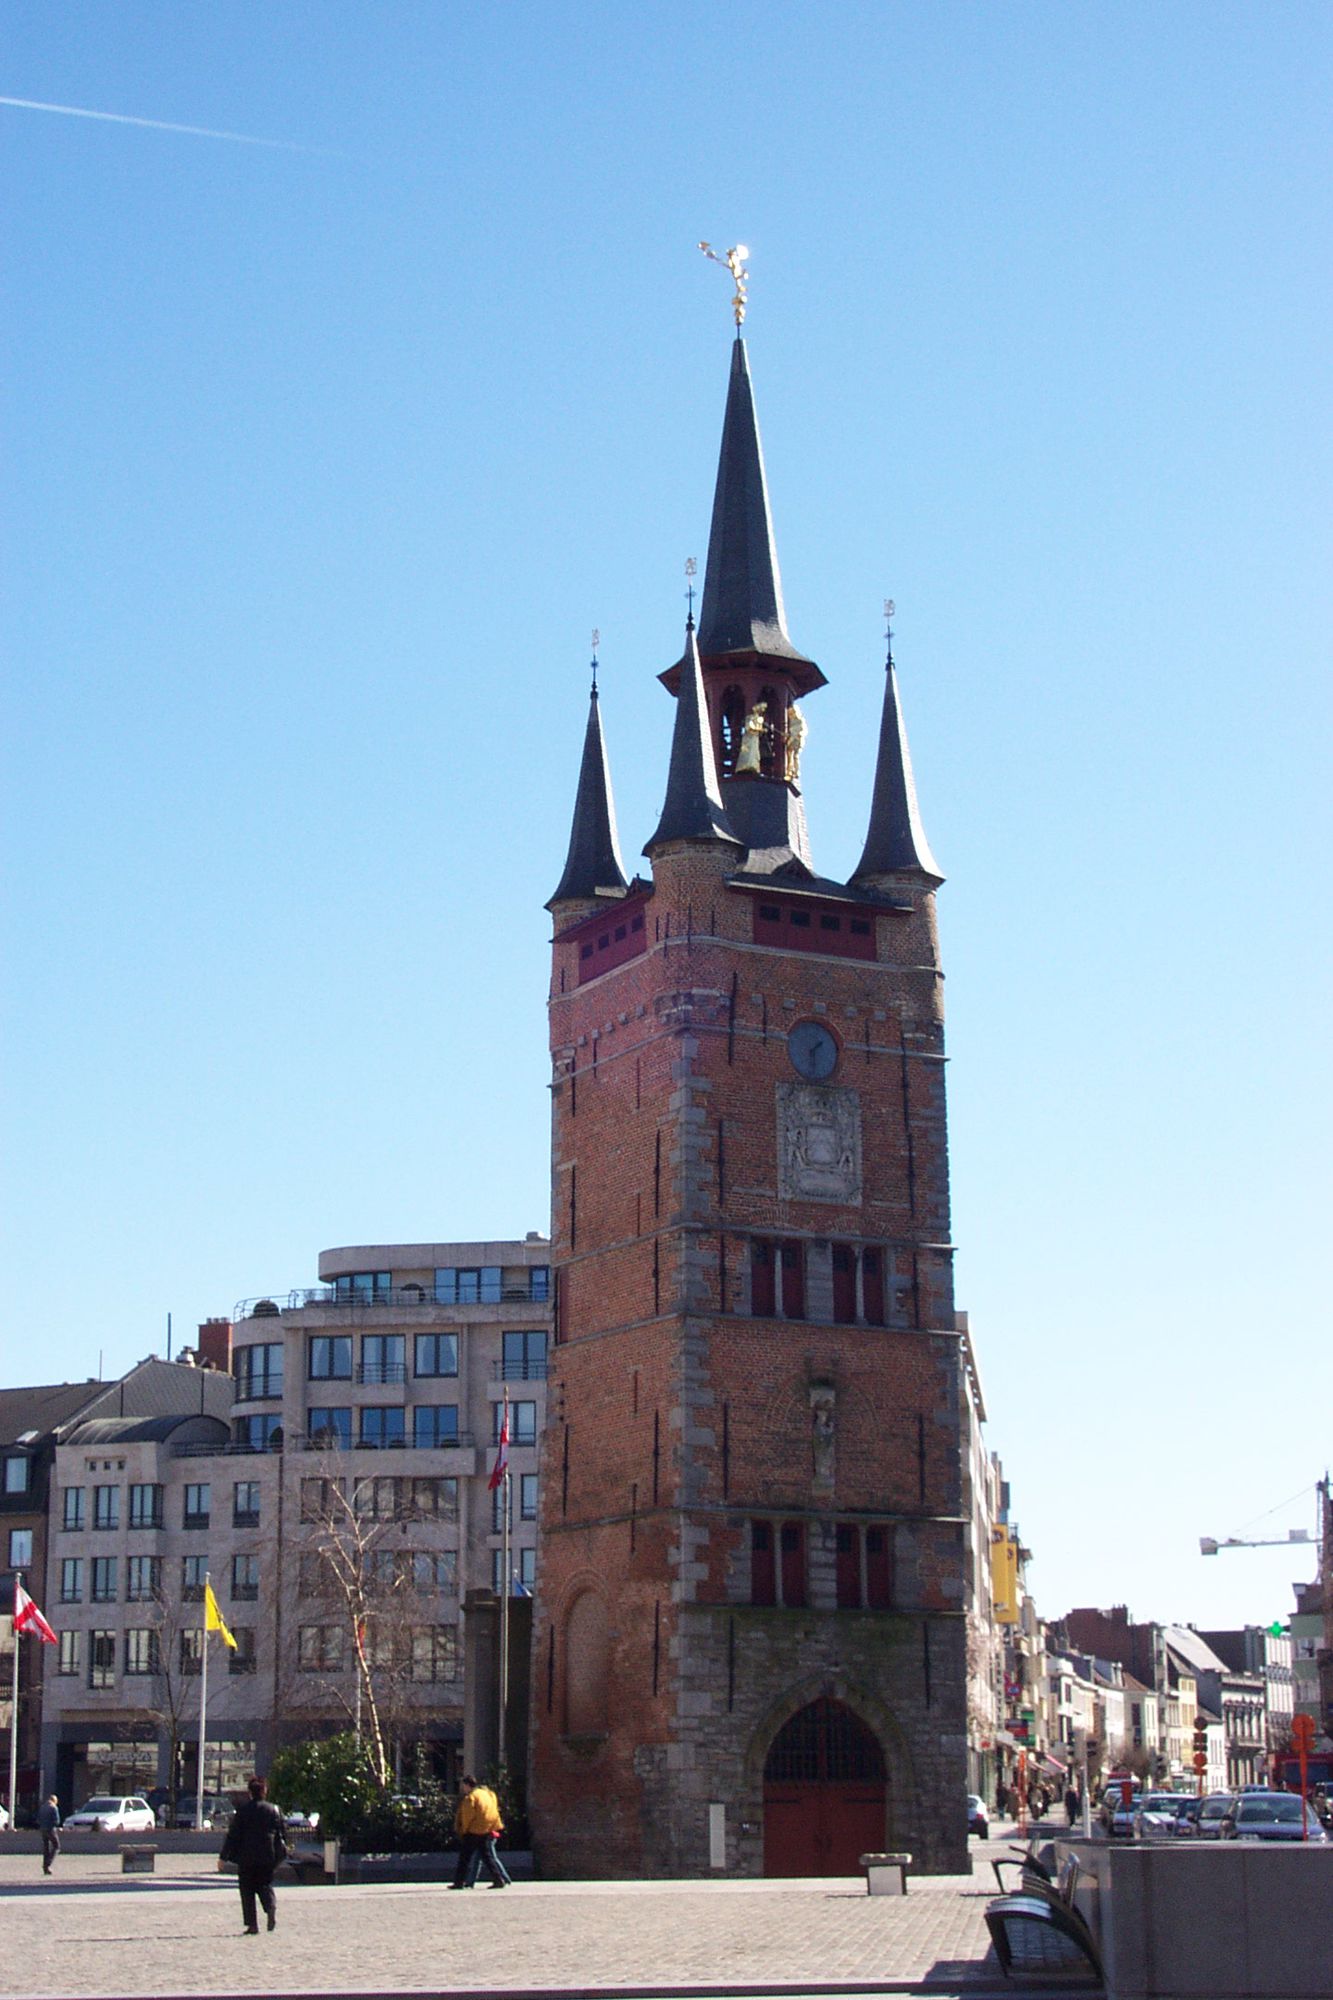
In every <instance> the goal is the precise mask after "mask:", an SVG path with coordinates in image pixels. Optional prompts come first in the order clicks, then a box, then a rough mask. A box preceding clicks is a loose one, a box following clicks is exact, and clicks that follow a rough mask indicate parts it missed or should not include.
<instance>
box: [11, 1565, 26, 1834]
mask: <svg viewBox="0 0 1333 2000" xmlns="http://www.w3.org/2000/svg"><path fill="white" fill-rule="evenodd" d="M22 1582H23V1571H22V1570H21V1569H16V1570H15V1572H14V1615H13V1619H12V1620H11V1629H12V1631H13V1634H14V1691H13V1694H12V1695H11V1697H10V1699H11V1702H12V1706H11V1708H10V1711H9V1831H10V1832H11V1833H17V1831H18V1823H19V1814H18V1804H19V1797H18V1783H19V1637H20V1634H19V1629H18V1623H17V1620H18V1615H19V1586H20V1585H21V1584H22Z"/></svg>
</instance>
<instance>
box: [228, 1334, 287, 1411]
mask: <svg viewBox="0 0 1333 2000" xmlns="http://www.w3.org/2000/svg"><path fill="white" fill-rule="evenodd" d="M235 1371H236V1394H237V1397H238V1399H242V1400H244V1399H247V1398H252V1397H255V1396H280V1395H281V1394H282V1342H281V1341H280V1340H273V1341H263V1342H260V1343H259V1344H258V1345H256V1346H254V1347H241V1348H238V1349H237V1352H236V1361H235Z"/></svg>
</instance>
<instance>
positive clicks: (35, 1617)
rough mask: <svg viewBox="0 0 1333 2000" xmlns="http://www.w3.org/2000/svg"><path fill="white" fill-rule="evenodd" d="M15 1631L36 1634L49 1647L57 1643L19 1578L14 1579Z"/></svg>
mask: <svg viewBox="0 0 1333 2000" xmlns="http://www.w3.org/2000/svg"><path fill="white" fill-rule="evenodd" d="M14 1630H15V1631H16V1632H35V1633H36V1634H37V1637H38V1638H39V1639H45V1641H46V1643H47V1645H48V1646H54V1645H55V1643H56V1635H55V1633H54V1632H53V1631H52V1630H51V1627H50V1626H49V1625H48V1624H47V1622H46V1620H45V1619H44V1618H43V1616H42V1614H41V1612H40V1611H39V1610H38V1609H37V1606H36V1605H35V1604H34V1603H33V1601H32V1599H31V1598H30V1597H29V1595H28V1593H27V1591H26V1590H25V1589H24V1588H23V1585H22V1584H21V1583H20V1582H19V1580H18V1578H17V1577H15V1579H14Z"/></svg>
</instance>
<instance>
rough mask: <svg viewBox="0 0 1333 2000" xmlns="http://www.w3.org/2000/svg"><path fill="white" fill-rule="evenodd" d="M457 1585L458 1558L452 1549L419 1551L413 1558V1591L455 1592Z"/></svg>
mask: <svg viewBox="0 0 1333 2000" xmlns="http://www.w3.org/2000/svg"><path fill="white" fill-rule="evenodd" d="M457 1585H458V1557H457V1555H456V1554H455V1553H454V1551H453V1550H452V1549H419V1550H418V1551H417V1552H416V1554H415V1555H414V1556H413V1557H412V1588H413V1590H419V1591H427V1592H429V1591H436V1590H454V1589H456V1588H457Z"/></svg>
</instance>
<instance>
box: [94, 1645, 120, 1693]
mask: <svg viewBox="0 0 1333 2000" xmlns="http://www.w3.org/2000/svg"><path fill="white" fill-rule="evenodd" d="M115 1684H116V1635H115V1633H114V1632H93V1633H92V1634H90V1636H89V1644H88V1685H89V1687H90V1688H109V1687H114V1686H115Z"/></svg>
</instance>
